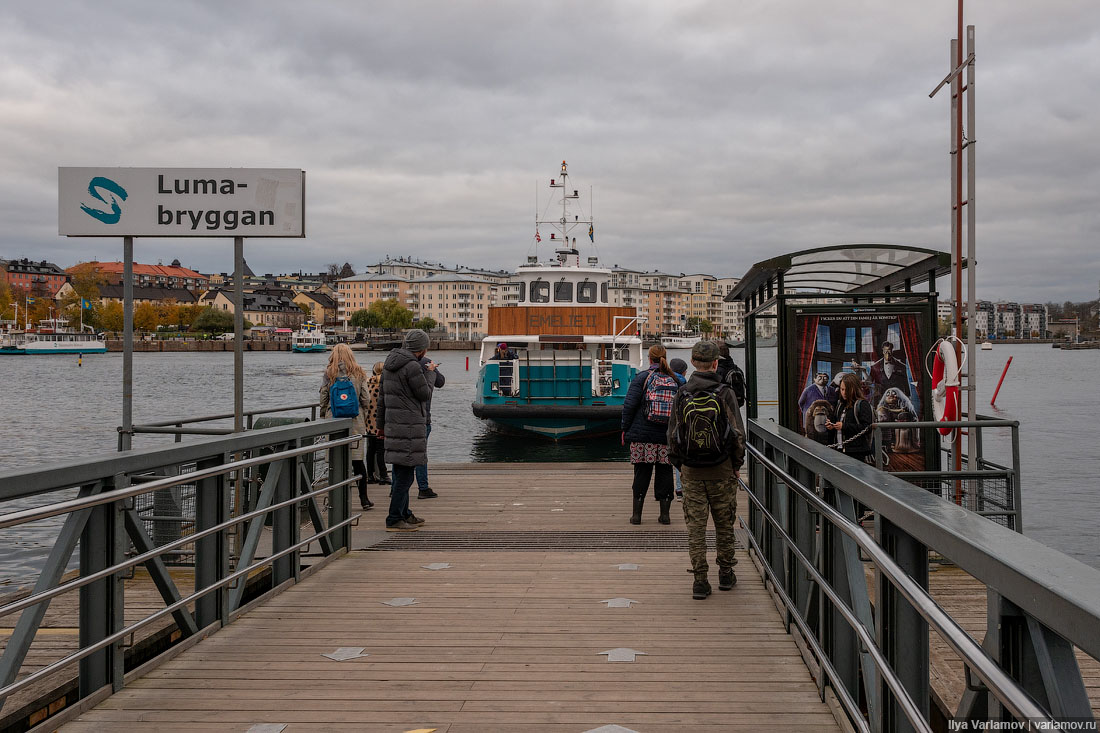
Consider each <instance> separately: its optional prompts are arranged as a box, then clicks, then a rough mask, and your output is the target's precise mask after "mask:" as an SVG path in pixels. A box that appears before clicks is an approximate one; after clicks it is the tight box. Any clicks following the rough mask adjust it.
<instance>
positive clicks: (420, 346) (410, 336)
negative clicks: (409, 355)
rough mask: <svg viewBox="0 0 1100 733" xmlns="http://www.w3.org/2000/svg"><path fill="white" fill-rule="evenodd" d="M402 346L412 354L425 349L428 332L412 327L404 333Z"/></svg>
mask: <svg viewBox="0 0 1100 733" xmlns="http://www.w3.org/2000/svg"><path fill="white" fill-rule="evenodd" d="M402 346H404V347H405V348H406V349H408V350H409V351H411V352H413V353H414V354H415V353H416V352H418V351H426V350H427V348H428V334H426V333H424V332H423V331H421V330H420V329H419V328H414V329H413V330H411V331H409V332H408V333H407V334H405V343H404V344H402Z"/></svg>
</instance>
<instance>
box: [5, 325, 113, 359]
mask: <svg viewBox="0 0 1100 733" xmlns="http://www.w3.org/2000/svg"><path fill="white" fill-rule="evenodd" d="M106 352H107V344H106V342H104V341H103V340H102V339H100V338H99V337H98V336H97V335H96V334H95V333H94V332H90V331H84V330H80V331H78V330H76V329H73V328H70V327H69V322H68V321H67V320H66V319H64V318H49V319H46V320H43V321H41V322H40V323H39V325H38V327H37V328H28V329H27V330H26V331H11V332H9V333H7V334H6V335H5V336H4V337H3V339H0V354H9V355H12V354H15V355H28V356H30V355H36V356H41V355H45V354H105V353H106Z"/></svg>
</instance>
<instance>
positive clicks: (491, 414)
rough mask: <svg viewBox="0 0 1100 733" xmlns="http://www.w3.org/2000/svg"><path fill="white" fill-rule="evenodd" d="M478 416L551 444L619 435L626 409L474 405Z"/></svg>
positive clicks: (576, 406)
mask: <svg viewBox="0 0 1100 733" xmlns="http://www.w3.org/2000/svg"><path fill="white" fill-rule="evenodd" d="M472 407H473V411H474V416H475V417H478V418H481V419H482V420H486V421H487V422H489V423H490V425H492V426H493V427H494V428H496V429H499V430H505V431H507V432H521V433H528V434H529V433H534V434H535V435H539V436H541V437H544V438H549V439H551V440H567V439H577V438H586V437H591V436H594V435H607V434H609V433H617V432H619V430H620V429H621V427H620V426H621V420H622V412H623V408H622V405H526V404H525V405H489V404H485V403H482V402H474V403H473V405H472Z"/></svg>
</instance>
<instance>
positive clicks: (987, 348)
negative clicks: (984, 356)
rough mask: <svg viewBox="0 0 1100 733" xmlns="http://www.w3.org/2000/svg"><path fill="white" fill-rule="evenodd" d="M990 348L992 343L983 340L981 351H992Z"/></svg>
mask: <svg viewBox="0 0 1100 733" xmlns="http://www.w3.org/2000/svg"><path fill="white" fill-rule="evenodd" d="M992 350H993V344H991V343H989V342H988V341H983V342H982V351H992Z"/></svg>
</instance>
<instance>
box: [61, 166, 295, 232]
mask: <svg viewBox="0 0 1100 733" xmlns="http://www.w3.org/2000/svg"><path fill="white" fill-rule="evenodd" d="M57 193H58V196H57V223H58V231H59V233H60V234H61V235H62V236H67V237H122V236H129V237H304V236H305V235H306V226H305V195H306V187H305V173H304V172H303V171H300V170H296V169H293V168H58V169H57Z"/></svg>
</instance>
